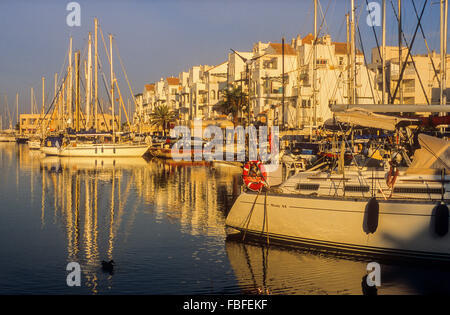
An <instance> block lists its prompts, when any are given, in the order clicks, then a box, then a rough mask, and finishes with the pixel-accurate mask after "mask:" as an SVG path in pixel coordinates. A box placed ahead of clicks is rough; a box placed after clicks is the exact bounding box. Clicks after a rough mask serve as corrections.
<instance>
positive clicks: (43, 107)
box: [41, 77, 45, 135]
mask: <svg viewBox="0 0 450 315" xmlns="http://www.w3.org/2000/svg"><path fill="white" fill-rule="evenodd" d="M44 110H45V77H42V113H41V134H42V135H43V134H44V114H45V113H44Z"/></svg>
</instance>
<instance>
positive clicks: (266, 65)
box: [263, 57, 278, 69]
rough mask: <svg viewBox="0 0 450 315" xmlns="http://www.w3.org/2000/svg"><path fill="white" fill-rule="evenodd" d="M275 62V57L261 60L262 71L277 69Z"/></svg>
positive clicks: (276, 59)
mask: <svg viewBox="0 0 450 315" xmlns="http://www.w3.org/2000/svg"><path fill="white" fill-rule="evenodd" d="M277 61H278V58H276V57H274V58H271V59H266V60H263V69H277Z"/></svg>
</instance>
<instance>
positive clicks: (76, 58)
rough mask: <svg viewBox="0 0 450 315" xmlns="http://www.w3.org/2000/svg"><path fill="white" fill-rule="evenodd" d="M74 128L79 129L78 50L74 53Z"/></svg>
mask: <svg viewBox="0 0 450 315" xmlns="http://www.w3.org/2000/svg"><path fill="white" fill-rule="evenodd" d="M75 108H76V114H75V129H76V131H77V132H78V131H80V52H79V51H77V52H76V53H75Z"/></svg>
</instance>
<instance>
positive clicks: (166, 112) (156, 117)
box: [150, 104, 177, 136]
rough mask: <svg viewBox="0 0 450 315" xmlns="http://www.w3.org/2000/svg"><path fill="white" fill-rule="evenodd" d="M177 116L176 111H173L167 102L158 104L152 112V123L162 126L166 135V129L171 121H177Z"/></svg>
mask: <svg viewBox="0 0 450 315" xmlns="http://www.w3.org/2000/svg"><path fill="white" fill-rule="evenodd" d="M176 120H177V116H176V114H175V112H174V111H171V110H170V109H169V107H168V106H167V105H166V104H163V105H157V106H156V107H155V110H154V111H153V113H151V114H150V124H151V125H152V126H158V127H161V128H162V130H163V133H164V136H165V135H166V129H167V127H168V126H169V124H170V123H172V122H175V121H176Z"/></svg>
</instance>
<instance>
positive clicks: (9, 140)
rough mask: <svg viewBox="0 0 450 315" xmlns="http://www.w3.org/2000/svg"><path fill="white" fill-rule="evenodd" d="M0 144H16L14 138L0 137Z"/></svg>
mask: <svg viewBox="0 0 450 315" xmlns="http://www.w3.org/2000/svg"><path fill="white" fill-rule="evenodd" d="M0 142H16V138H15V137H14V136H3V135H0Z"/></svg>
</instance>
